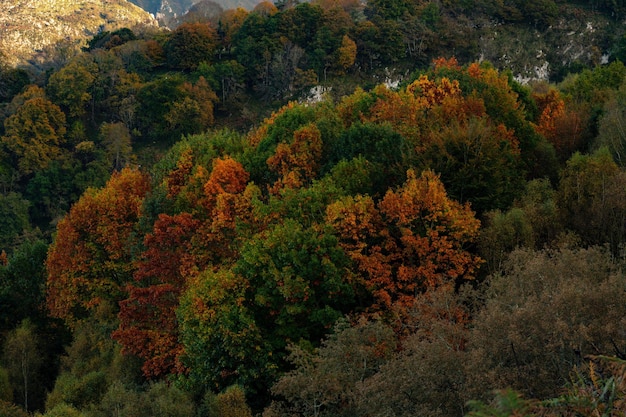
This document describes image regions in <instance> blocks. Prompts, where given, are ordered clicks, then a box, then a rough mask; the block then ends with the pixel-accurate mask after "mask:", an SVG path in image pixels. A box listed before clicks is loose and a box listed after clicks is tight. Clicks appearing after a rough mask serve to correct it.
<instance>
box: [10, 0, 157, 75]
mask: <svg viewBox="0 0 626 417" xmlns="http://www.w3.org/2000/svg"><path fill="white" fill-rule="evenodd" d="M157 25H158V24H157V22H156V20H155V19H154V17H152V16H151V15H150V14H149V13H147V12H146V11H145V10H143V9H141V8H140V7H137V6H136V5H134V4H132V3H130V2H128V1H126V0H2V7H0V64H4V65H8V66H11V67H16V66H20V67H30V68H33V67H34V68H36V69H45V67H47V66H50V65H54V62H55V61H59V60H61V61H62V60H63V59H64V57H67V56H70V55H71V54H72V53H73V52H75V51H76V50H78V49H79V48H80V47H82V46H84V44H85V42H86V40H87V39H89V38H91V37H92V36H94V35H96V34H97V33H99V32H101V31H113V30H116V29H120V28H123V27H128V28H138V27H156V26H157Z"/></svg>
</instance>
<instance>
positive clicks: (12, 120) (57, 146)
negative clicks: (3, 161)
mask: <svg viewBox="0 0 626 417" xmlns="http://www.w3.org/2000/svg"><path fill="white" fill-rule="evenodd" d="M23 100H24V101H23V103H22V104H21V105H19V107H18V108H17V110H16V112H15V113H14V114H12V115H10V116H9V117H8V118H6V119H5V120H4V129H5V131H4V136H2V137H1V138H0V140H1V141H2V144H3V145H4V146H5V147H6V149H8V151H9V152H10V154H11V155H12V156H13V157H14V158H15V159H16V161H17V166H18V167H19V170H20V172H21V173H22V174H31V173H33V172H36V171H38V170H41V169H44V168H46V167H47V166H48V165H49V164H50V163H51V162H52V161H54V160H56V159H59V158H61V156H62V155H63V145H64V144H65V133H66V126H65V122H66V120H65V114H64V113H63V112H62V111H61V109H60V108H59V107H58V106H57V105H55V104H53V103H52V102H51V101H50V100H48V99H47V98H46V97H45V94H44V92H43V90H41V89H40V88H39V87H35V86H33V87H30V88H29V89H28V90H27V91H26V92H24V93H23Z"/></svg>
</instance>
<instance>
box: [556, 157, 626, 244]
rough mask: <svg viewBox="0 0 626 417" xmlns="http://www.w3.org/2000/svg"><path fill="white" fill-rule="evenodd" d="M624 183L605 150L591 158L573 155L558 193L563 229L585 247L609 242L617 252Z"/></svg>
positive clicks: (624, 209) (625, 200)
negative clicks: (582, 242) (566, 229)
mask: <svg viewBox="0 0 626 417" xmlns="http://www.w3.org/2000/svg"><path fill="white" fill-rule="evenodd" d="M625 180H626V176H625V175H624V174H623V173H622V172H621V171H620V169H619V167H618V166H617V164H616V163H615V162H614V161H613V159H612V157H611V154H610V153H609V151H608V150H607V149H606V148H603V149H600V150H598V151H596V152H595V153H594V154H592V155H581V154H578V153H576V154H574V155H573V156H572V157H571V158H570V159H569V160H568V161H567V165H566V167H565V169H564V170H563V172H562V174H561V182H560V183H559V188H558V191H557V204H558V207H559V212H560V216H561V219H562V221H563V224H564V225H565V227H567V228H569V229H570V230H572V231H573V232H575V233H577V234H578V235H579V236H580V237H581V238H582V239H583V241H584V242H585V243H586V244H592V245H593V244H604V243H608V244H609V245H610V246H611V249H612V250H613V251H616V252H615V253H617V251H618V250H619V249H618V248H619V247H620V245H621V244H622V243H623V242H624V239H625V236H624V233H623V230H624V229H623V221H624V215H625V214H624V213H626V196H625V195H624V192H623V191H622V187H623V184H624V181H625Z"/></svg>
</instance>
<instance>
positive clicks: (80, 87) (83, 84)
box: [46, 54, 98, 118]
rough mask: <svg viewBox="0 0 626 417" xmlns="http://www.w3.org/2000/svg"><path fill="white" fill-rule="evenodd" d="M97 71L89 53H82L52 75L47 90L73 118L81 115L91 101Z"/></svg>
mask: <svg viewBox="0 0 626 417" xmlns="http://www.w3.org/2000/svg"><path fill="white" fill-rule="evenodd" d="M97 71H98V66H97V65H96V64H95V63H94V62H93V59H92V58H91V57H90V56H89V55H87V54H84V55H80V56H78V57H77V58H75V59H73V60H72V61H71V62H69V63H68V64H66V65H65V66H64V67H63V68H61V69H60V70H59V71H57V72H55V73H53V74H52V75H51V76H50V79H49V81H48V85H47V87H46V92H47V93H48V95H49V96H50V98H51V99H52V100H53V101H54V102H55V103H56V104H58V105H61V106H63V108H64V109H67V112H68V115H69V116H70V117H71V118H78V117H81V116H83V115H84V114H85V112H86V110H87V109H86V106H87V104H88V103H90V102H91V99H92V96H93V87H94V81H95V80H96V74H97Z"/></svg>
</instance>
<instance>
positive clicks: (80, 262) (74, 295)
mask: <svg viewBox="0 0 626 417" xmlns="http://www.w3.org/2000/svg"><path fill="white" fill-rule="evenodd" d="M149 189H150V183H149V180H148V178H147V176H146V175H145V174H143V173H141V172H140V171H138V170H131V169H128V168H126V169H123V170H122V171H120V172H119V173H114V174H113V175H112V176H111V179H110V180H109V181H108V182H107V184H106V186H105V187H104V188H102V189H99V190H96V189H89V190H87V192H85V194H83V196H82V197H81V198H80V199H79V200H78V202H77V203H76V204H74V206H73V207H72V208H71V210H70V212H69V213H68V215H67V216H66V217H65V218H64V219H63V220H61V221H60V222H59V224H58V225H57V234H56V238H55V240H54V242H53V243H52V245H51V247H50V251H49V253H48V258H47V260H46V266H47V269H48V280H47V303H48V308H49V309H50V312H51V315H52V316H53V317H58V318H61V319H63V320H65V321H66V323H68V324H70V325H73V324H76V323H77V322H78V321H80V320H81V319H84V318H85V316H88V315H89V313H90V311H93V310H95V309H96V308H97V307H98V306H99V305H101V304H107V303H114V304H117V303H118V302H119V301H121V300H122V299H123V298H125V297H124V292H125V289H124V287H125V285H126V283H128V282H129V281H130V280H131V277H132V273H133V270H134V266H133V264H132V262H131V261H132V253H133V250H134V245H135V244H137V243H138V242H137V237H136V230H135V228H136V226H137V221H138V218H139V216H140V213H141V206H142V202H143V199H144V197H145V195H146V193H147V192H148V190H149Z"/></svg>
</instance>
